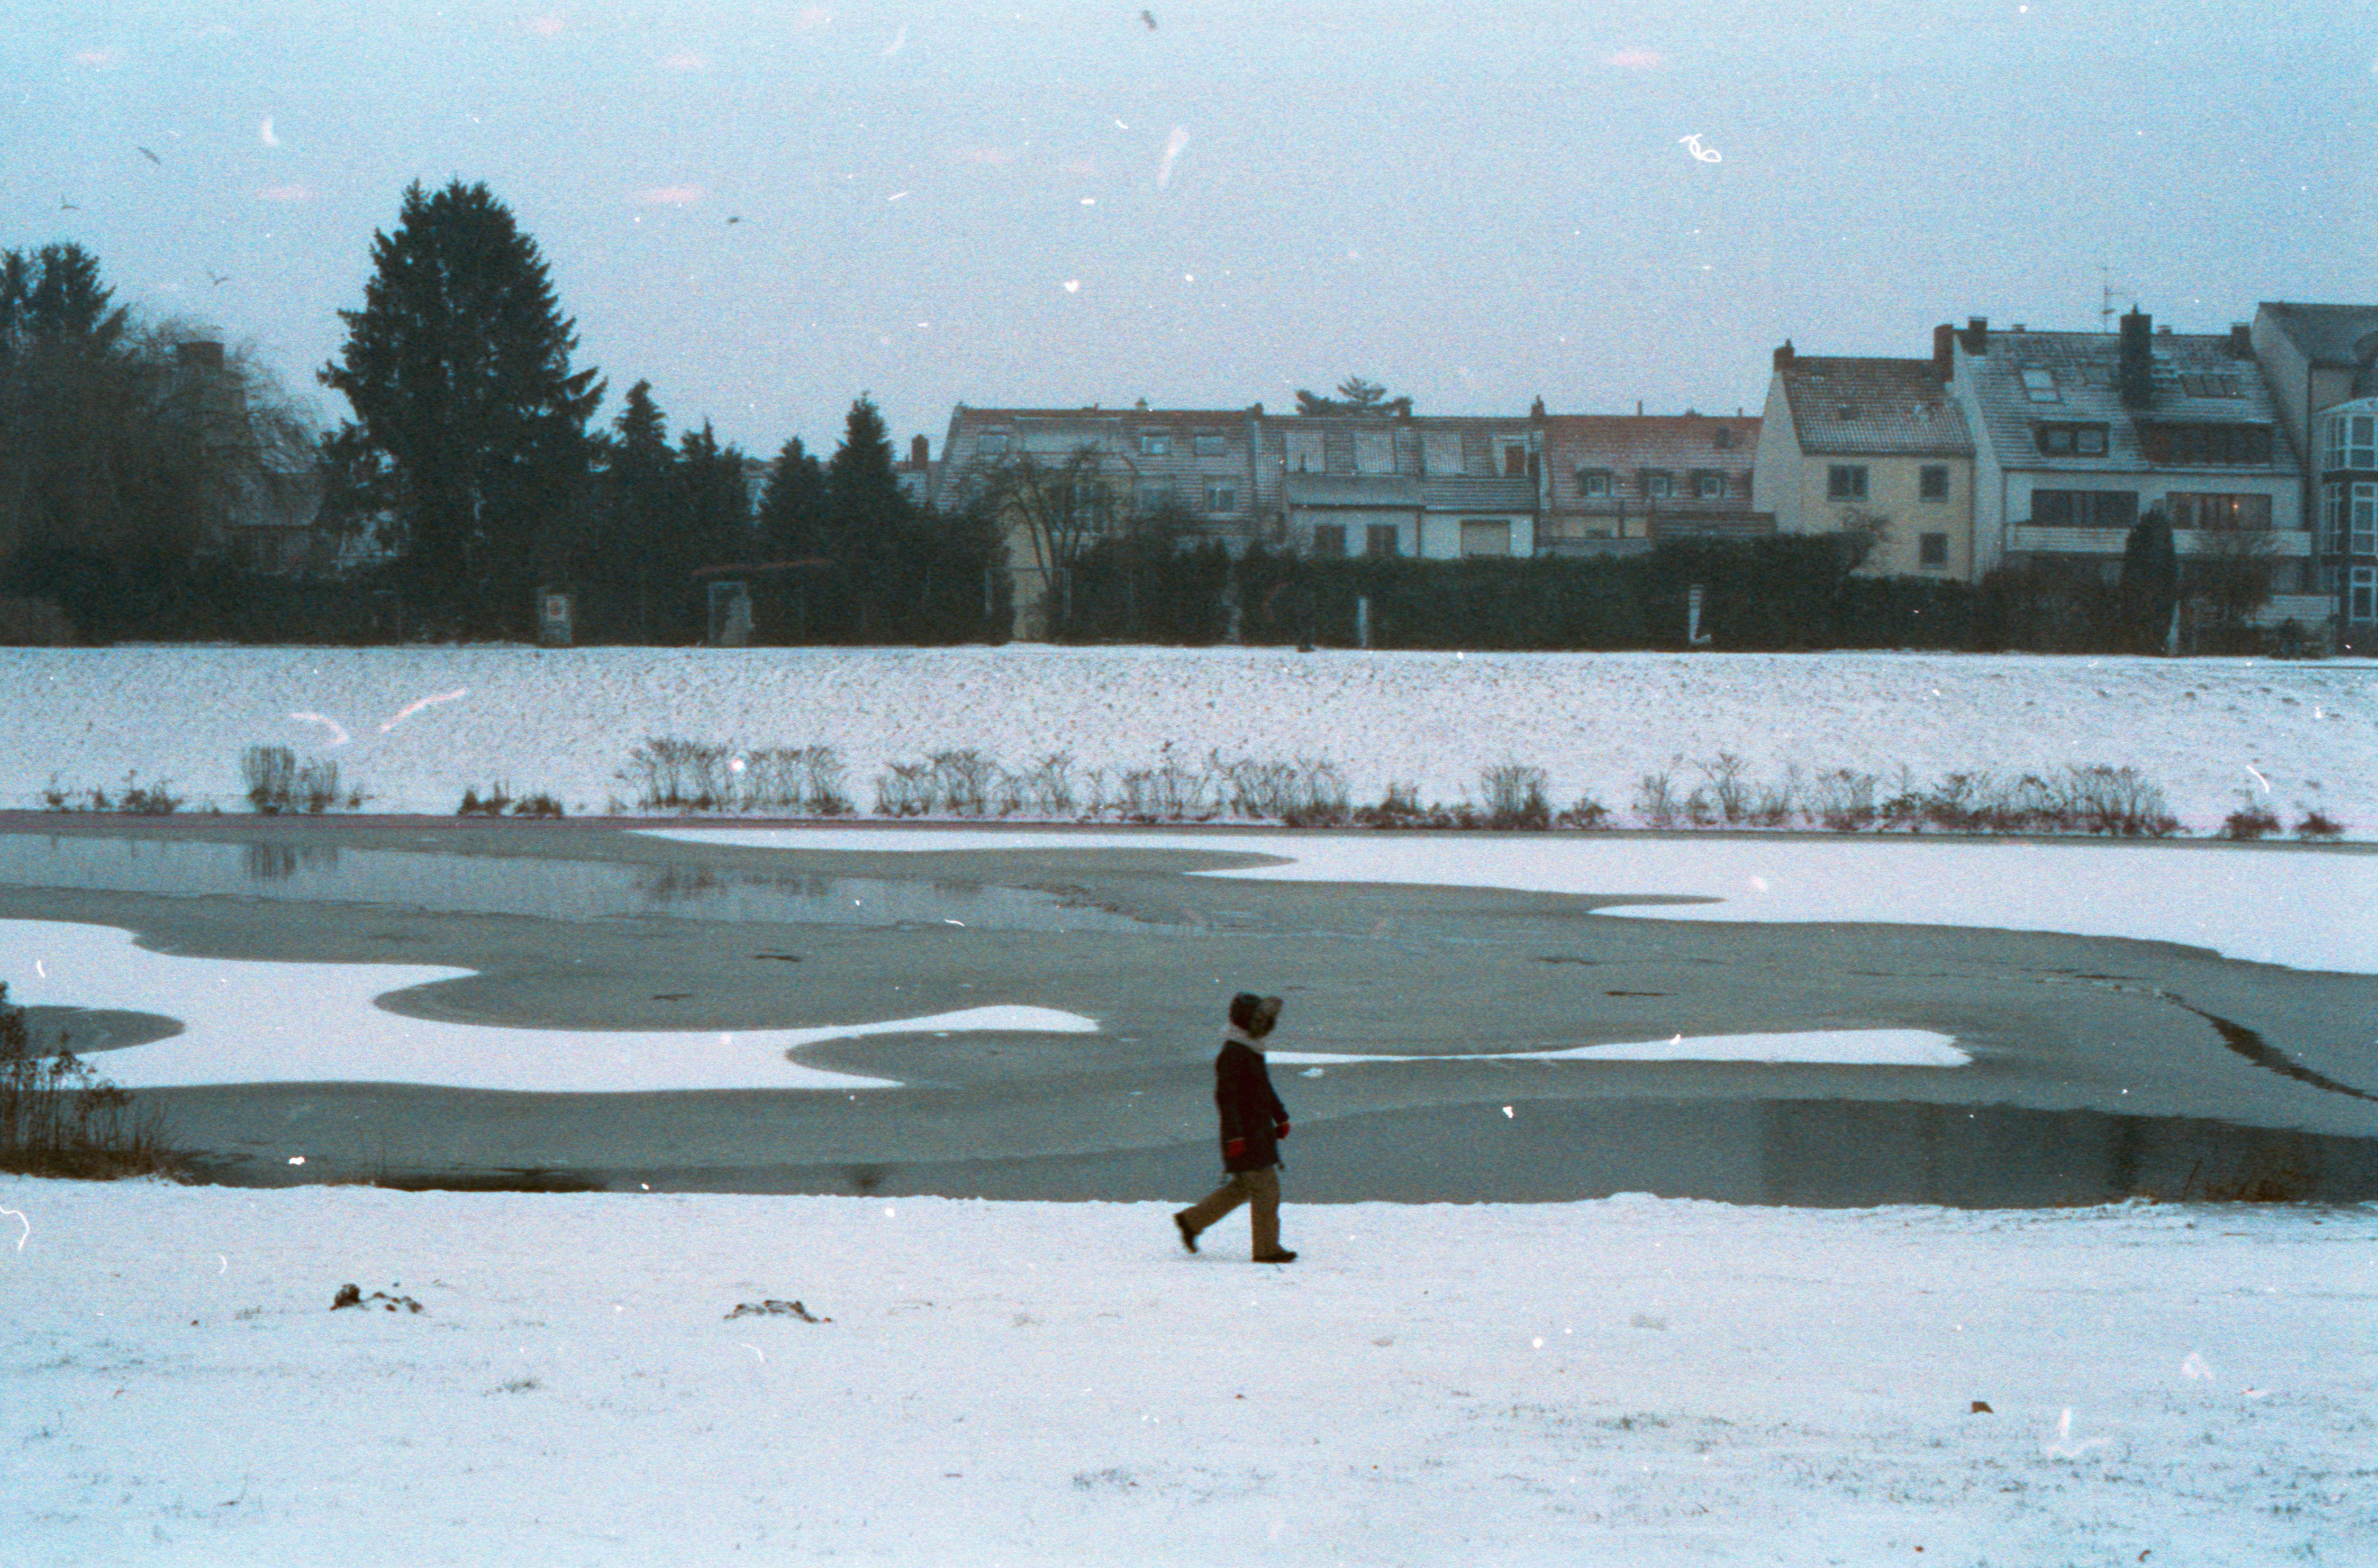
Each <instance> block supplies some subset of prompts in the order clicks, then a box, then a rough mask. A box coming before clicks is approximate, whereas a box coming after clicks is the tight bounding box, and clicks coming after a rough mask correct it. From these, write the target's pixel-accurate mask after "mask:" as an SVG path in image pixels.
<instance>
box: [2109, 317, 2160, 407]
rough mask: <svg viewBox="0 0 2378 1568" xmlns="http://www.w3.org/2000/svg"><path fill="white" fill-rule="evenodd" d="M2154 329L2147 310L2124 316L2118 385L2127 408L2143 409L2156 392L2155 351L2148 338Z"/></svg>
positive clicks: (2123, 404) (2151, 318)
mask: <svg viewBox="0 0 2378 1568" xmlns="http://www.w3.org/2000/svg"><path fill="white" fill-rule="evenodd" d="M2154 329H2155V317H2151V316H2149V315H2148V314H2147V313H2146V312H2145V311H2144V310H2135V309H2134V310H2131V311H2129V312H2127V313H2125V314H2124V315H2123V317H2122V360H2121V369H2120V374H2119V376H2118V377H2117V379H2116V383H2115V384H2116V385H2117V386H2119V387H2120V389H2121V392H2122V406H2123V407H2124V408H2144V407H2146V406H2147V403H2148V401H2149V400H2150V399H2152V398H2153V397H2154V395H2155V383H2154V382H2153V381H2152V380H2151V379H2150V378H2149V374H2148V373H2149V368H2150V366H2151V365H2152V364H2153V359H2152V357H2151V356H2152V354H2153V353H2154V351H2153V350H2152V349H2150V348H2149V347H2148V346H2147V341H2148V339H2149V337H2150V336H2151V335H2152V334H2153V332H2154Z"/></svg>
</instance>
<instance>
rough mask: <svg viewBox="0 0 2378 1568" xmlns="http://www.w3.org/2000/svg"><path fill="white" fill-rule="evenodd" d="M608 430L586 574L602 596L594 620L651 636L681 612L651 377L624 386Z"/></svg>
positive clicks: (664, 441)
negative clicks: (595, 540) (595, 537)
mask: <svg viewBox="0 0 2378 1568" xmlns="http://www.w3.org/2000/svg"><path fill="white" fill-rule="evenodd" d="M611 431H612V434H611V437H610V438H609V439H608V440H607V441H605V442H604V443H603V445H602V448H601V450H600V454H599V458H600V473H601V481H600V485H599V490H598V495H599V505H598V508H597V510H598V512H599V514H600V517H601V528H600V534H599V537H600V539H601V545H600V546H599V548H598V549H597V550H596V551H595V559H594V560H593V561H592V562H591V563H589V566H590V569H589V571H588V572H587V574H586V575H587V579H588V581H589V583H590V586H592V587H594V589H595V592H596V594H597V595H598V596H599V597H600V598H602V599H603V600H604V602H605V609H604V611H603V613H602V614H601V615H600V616H598V617H597V620H596V624H597V625H607V629H608V630H609V632H610V634H611V635H614V636H628V637H632V638H634V639H635V640H637V641H639V642H650V641H652V640H654V639H655V635H657V634H661V633H663V632H665V631H666V630H667V629H668V628H671V627H673V626H674V624H675V623H676V622H677V621H678V620H679V618H680V617H679V614H678V612H677V609H676V603H677V599H678V597H679V589H680V588H681V587H682V586H683V585H682V584H681V583H680V582H679V581H676V580H675V579H673V578H672V576H671V574H670V571H669V562H670V558H671V557H672V555H673V553H674V552H673V548H672V542H671V539H670V534H671V532H672V528H673V525H674V522H675V513H676V511H677V507H676V499H677V454H676V453H675V452H673V451H672V450H670V449H669V439H668V419H667V415H665V414H664V413H662V412H661V410H660V405H659V404H657V403H655V401H653V384H652V383H651V382H650V381H638V382H637V383H636V384H635V385H634V386H632V387H631V388H629V389H628V396H627V401H626V402H625V403H623V404H622V405H621V407H620V409H619V417H618V418H616V419H614V420H613V421H612V422H611Z"/></svg>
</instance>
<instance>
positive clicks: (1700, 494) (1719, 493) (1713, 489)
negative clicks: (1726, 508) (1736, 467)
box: [1693, 468, 1725, 501]
mask: <svg viewBox="0 0 2378 1568" xmlns="http://www.w3.org/2000/svg"><path fill="white" fill-rule="evenodd" d="M1693 499H1694V500H1696V501H1723V500H1724V499H1725V475H1724V474H1723V473H1719V472H1717V470H1715V469H1713V468H1701V469H1695V470H1694V471H1693Z"/></svg>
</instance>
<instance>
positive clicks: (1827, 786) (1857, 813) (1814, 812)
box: [1805, 768, 1876, 833]
mask: <svg viewBox="0 0 2378 1568" xmlns="http://www.w3.org/2000/svg"><path fill="white" fill-rule="evenodd" d="M1874 785H1875V778H1874V775H1873V774H1872V773H1867V772H1858V771H1857V770H1856V769H1855V768H1835V769H1834V770H1832V772H1827V773H1820V774H1818V775H1817V777H1816V781H1815V783H1813V784H1811V785H1810V786H1809V789H1808V796H1809V802H1808V806H1807V807H1806V808H1805V809H1806V810H1807V812H1808V816H1809V818H1810V820H1813V821H1816V822H1818V823H1819V824H1820V825H1822V826H1824V827H1827V828H1830V829H1832V831H1833V832H1837V833H1853V832H1857V831H1858V830H1859V829H1861V828H1870V827H1872V826H1873V825H1874V820H1875V814H1876V813H1875V805H1874Z"/></svg>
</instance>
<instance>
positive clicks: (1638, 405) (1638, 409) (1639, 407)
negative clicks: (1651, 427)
mask: <svg viewBox="0 0 2378 1568" xmlns="http://www.w3.org/2000/svg"><path fill="white" fill-rule="evenodd" d="M1635 417H1636V418H1638V419H1640V418H1642V417H1643V400H1642V399H1640V398H1637V399H1636V400H1635Z"/></svg>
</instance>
